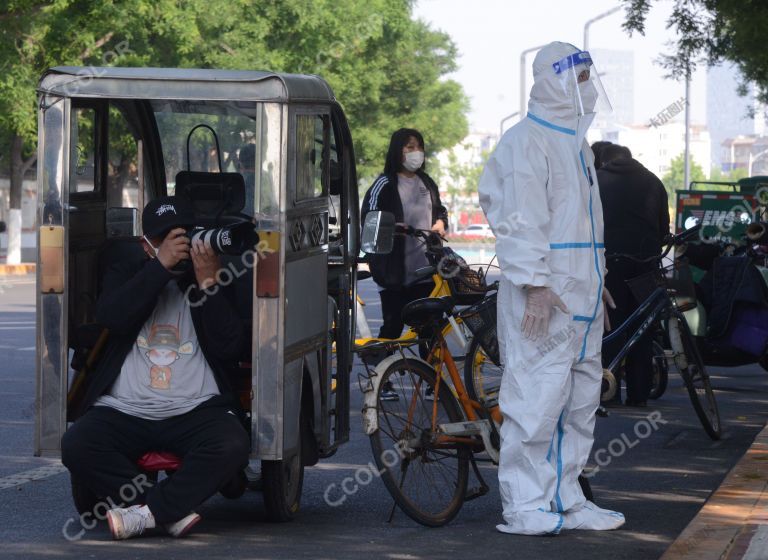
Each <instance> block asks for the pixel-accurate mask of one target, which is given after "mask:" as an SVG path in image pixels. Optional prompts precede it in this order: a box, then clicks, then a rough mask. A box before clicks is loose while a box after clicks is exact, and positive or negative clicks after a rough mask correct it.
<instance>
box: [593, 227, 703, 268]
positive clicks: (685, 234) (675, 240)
mask: <svg viewBox="0 0 768 560" xmlns="http://www.w3.org/2000/svg"><path fill="white" fill-rule="evenodd" d="M700 231H701V223H698V224H696V225H695V226H693V227H692V228H688V229H686V230H685V231H681V232H680V233H678V234H677V235H672V234H671V233H668V234H667V235H666V236H665V237H664V240H663V241H662V245H666V246H667V248H666V249H664V252H663V253H661V255H653V256H651V257H647V258H642V257H638V256H637V255H630V254H627V253H611V254H609V255H605V258H606V259H617V258H622V259H629V260H631V261H635V262H639V263H647V262H651V261H662V260H664V257H666V256H667V255H668V254H669V252H670V251H671V250H672V247H677V246H680V245H683V244H684V243H687V242H688V241H689V240H690V239H691V238H692V237H694V236H695V235H696V234H698V233H699V232H700Z"/></svg>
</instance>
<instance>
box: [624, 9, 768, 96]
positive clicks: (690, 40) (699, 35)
mask: <svg viewBox="0 0 768 560" xmlns="http://www.w3.org/2000/svg"><path fill="white" fill-rule="evenodd" d="M653 2H654V0H624V4H625V5H626V6H627V17H626V20H625V22H624V28H625V29H626V30H627V31H628V32H629V33H630V34H632V33H633V32H638V33H640V34H643V33H644V32H645V20H646V17H647V15H648V12H649V11H650V9H651V5H652V4H653ZM767 23H768V2H765V1H764V0H675V4H674V8H673V10H672V15H671V16H670V18H669V21H668V22H667V27H668V28H672V29H674V30H676V31H677V38H676V40H675V42H674V45H673V49H674V52H673V53H672V54H667V55H664V56H662V58H661V62H662V64H663V66H664V67H665V68H666V69H667V70H668V72H669V74H670V76H672V77H675V78H677V79H681V78H684V77H685V76H686V75H688V76H690V75H691V73H692V72H693V70H694V69H695V68H696V65H697V64H699V63H701V62H706V63H707V64H709V65H713V64H717V63H719V62H722V61H730V62H733V63H735V64H736V66H737V67H738V69H739V71H740V72H741V75H742V77H743V79H744V84H742V93H744V92H745V84H746V83H754V84H756V86H757V89H758V98H759V99H760V100H761V101H762V102H764V103H768V57H766V56H765V34H766V24H767Z"/></svg>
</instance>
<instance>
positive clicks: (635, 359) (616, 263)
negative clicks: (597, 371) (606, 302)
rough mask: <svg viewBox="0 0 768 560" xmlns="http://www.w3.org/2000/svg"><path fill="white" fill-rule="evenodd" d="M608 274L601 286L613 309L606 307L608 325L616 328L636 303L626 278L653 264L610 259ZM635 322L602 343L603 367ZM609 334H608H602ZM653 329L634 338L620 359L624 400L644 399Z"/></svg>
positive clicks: (650, 375)
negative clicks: (612, 338) (622, 360)
mask: <svg viewBox="0 0 768 560" xmlns="http://www.w3.org/2000/svg"><path fill="white" fill-rule="evenodd" d="M607 267H608V274H607V276H606V277H605V285H606V287H607V288H608V291H609V292H611V296H613V300H614V302H616V309H610V308H607V307H606V309H608V318H609V319H610V320H611V328H613V329H617V328H618V327H619V326H621V324H622V323H623V322H624V321H626V319H627V318H628V317H629V316H630V315H631V314H632V313H633V312H634V311H635V310H636V309H637V307H638V305H639V304H640V303H642V302H638V301H637V300H636V299H635V297H634V296H633V295H632V292H631V290H630V289H629V286H627V283H626V281H627V280H628V279H631V278H636V277H637V276H640V275H641V274H645V273H647V272H651V271H653V270H654V268H655V266H654V265H653V264H648V263H636V262H633V261H629V260H627V259H616V260H614V259H611V260H610V261H609V262H608V263H607ZM638 325H639V323H637V322H636V323H633V324H632V325H631V327H630V329H628V330H627V332H626V333H625V334H624V335H623V336H620V337H619V338H618V339H617V340H615V341H612V342H611V343H610V344H603V366H608V364H610V363H611V360H613V358H614V357H615V356H616V355H617V354H618V353H619V351H620V350H621V348H622V347H623V346H624V343H625V342H626V341H627V339H628V338H629V335H631V334H632V333H633V332H634V329H635V328H637V326H638ZM606 334H610V333H606ZM652 362H653V328H651V329H649V330H648V331H646V333H645V334H644V335H643V336H642V337H641V338H640V340H638V341H637V343H636V344H635V346H633V347H632V350H630V352H629V354H627V357H626V360H625V362H624V372H625V375H626V378H625V381H626V384H627V400H630V401H635V402H639V401H647V400H648V395H650V392H651V384H652V381H653V367H652V366H653V363H652Z"/></svg>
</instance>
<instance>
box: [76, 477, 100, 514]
mask: <svg viewBox="0 0 768 560" xmlns="http://www.w3.org/2000/svg"><path fill="white" fill-rule="evenodd" d="M70 481H71V483H72V501H74V502H75V509H76V510H77V513H79V514H80V515H83V514H84V513H93V508H95V507H96V504H98V503H99V497H98V496H97V495H96V494H94V493H93V492H92V491H91V489H90V488H88V487H87V486H86V485H85V484H83V483H82V482H81V481H80V480H78V479H77V478H75V477H74V476H72V475H70Z"/></svg>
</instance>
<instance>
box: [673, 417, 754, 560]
mask: <svg viewBox="0 0 768 560" xmlns="http://www.w3.org/2000/svg"><path fill="white" fill-rule="evenodd" d="M691 558H695V559H696V560H721V559H722V560H762V559H765V558H768V426H766V427H765V428H763V430H762V431H761V432H760V433H759V434H758V435H757V437H756V438H755V441H754V442H753V443H752V445H751V446H750V448H749V449H748V450H747V452H746V453H745V454H744V456H743V457H742V458H741V459H740V460H739V462H738V463H736V465H735V466H734V467H733V468H732V469H731V471H730V472H729V473H728V476H726V477H725V480H724V481H723V483H722V484H721V485H720V487H719V488H718V489H717V490H715V492H714V493H713V494H712V495H711V496H710V497H709V499H708V500H707V502H706V503H705V504H704V507H703V508H701V511H699V513H698V514H697V515H696V517H694V518H693V520H692V521H691V522H690V523H689V524H688V526H687V527H686V528H685V530H683V532H682V533H680V536H679V537H677V539H676V540H675V542H673V543H672V545H671V546H670V547H669V548H668V549H667V551H666V552H665V553H664V555H663V556H662V557H661V560H684V559H691Z"/></svg>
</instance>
